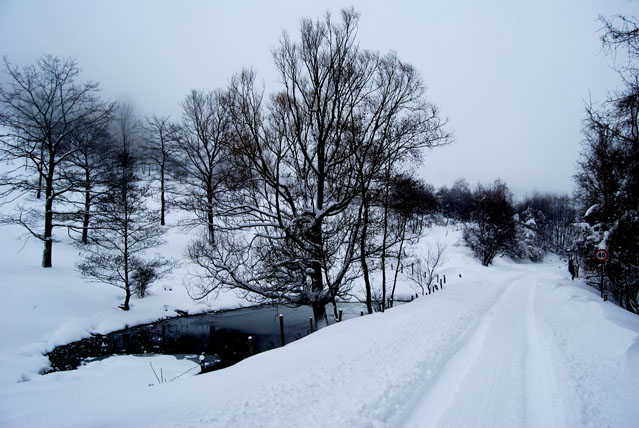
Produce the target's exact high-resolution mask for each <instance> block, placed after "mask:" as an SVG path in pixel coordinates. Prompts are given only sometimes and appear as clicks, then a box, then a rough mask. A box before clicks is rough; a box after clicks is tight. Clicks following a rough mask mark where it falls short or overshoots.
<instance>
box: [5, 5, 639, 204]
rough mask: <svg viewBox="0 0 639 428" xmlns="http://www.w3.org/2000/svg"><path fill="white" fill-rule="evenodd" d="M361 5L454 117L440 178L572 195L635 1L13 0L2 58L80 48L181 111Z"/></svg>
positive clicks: (157, 106) (136, 95)
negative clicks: (592, 115)
mask: <svg viewBox="0 0 639 428" xmlns="http://www.w3.org/2000/svg"><path fill="white" fill-rule="evenodd" d="M348 6H354V7H355V9H356V10H357V11H359V12H360V13H361V19H360V25H359V41H360V45H361V46H362V47H363V48H367V49H372V50H378V51H380V52H387V51H389V50H394V51H396V52H397V53H398V55H399V57H400V58H401V59H402V60H404V61H406V62H409V63H411V64H412V65H414V66H415V67H416V68H417V69H418V70H419V71H420V72H421V73H422V75H423V77H424V81H425V82H426V84H427V86H428V97H429V99H430V100H431V101H432V102H433V103H434V104H436V105H438V106H439V107H440V109H441V112H442V114H443V115H444V116H446V117H448V118H449V121H450V122H449V129H450V130H452V131H453V132H454V134H455V143H454V144H453V145H451V146H449V147H445V148H439V149H436V150H433V151H431V152H430V153H429V154H428V157H427V158H426V161H425V164H424V166H423V167H422V169H421V170H420V173H421V175H422V177H423V178H424V179H425V180H426V181H427V182H429V183H431V184H433V185H435V186H436V187H439V186H442V185H446V186H450V185H452V184H453V183H454V182H455V181H456V180H457V179H458V178H466V179H467V180H468V182H469V183H470V184H471V185H472V186H474V184H475V183H477V182H482V183H489V182H492V181H493V180H495V179H496V178H501V179H502V180H504V181H506V183H508V185H509V186H510V188H511V190H513V192H514V193H515V194H516V195H518V196H523V195H524V194H526V193H530V192H532V191H534V190H539V191H554V192H566V193H570V192H572V188H573V182H572V175H573V173H574V165H575V162H576V160H577V157H578V153H579V150H580V144H579V142H580V139H581V135H580V129H581V122H582V120H583V118H584V106H585V104H586V102H587V101H588V100H589V99H592V101H593V102H601V101H602V100H603V99H604V98H605V96H606V93H607V91H608V90H610V89H614V88H618V87H620V84H621V83H620V79H619V77H618V76H617V74H616V73H615V72H614V71H613V70H612V69H611V63H612V59H611V58H610V57H608V56H606V53H605V52H604V51H603V50H602V48H601V42H600V39H599V37H600V32H599V31H598V30H599V29H600V28H601V23H600V22H599V21H598V16H599V15H603V16H611V15H614V14H625V15H635V16H636V15H638V14H639V3H638V2H637V1H636V0H635V1H631V0H598V1H595V0H565V1H564V0H530V1H529V0H525V1H524V0H502V1H497V0H482V1H473V0H460V1H454V0H449V1H446V0H437V1H435V0H433V1H426V0H425V1H402V0H394V1H392V2H391V1H302V0H287V1H277V0H273V1H230V0H229V1H177V0H176V1H159V0H149V1H135V0H123V1H120V0H103V1H90V0H76V1H70V0H55V1H54V0H50V1H44V0H42V1H39V0H28V1H27V0H0V54H1V55H6V56H7V57H8V59H9V61H10V62H11V63H12V64H16V65H26V64H32V63H34V62H35V61H36V60H37V59H38V57H40V56H41V55H42V54H45V53H49V54H54V55H58V56H64V57H74V58H76V59H77V61H78V63H79V65H80V67H81V68H82V69H83V79H84V80H94V81H98V82H100V84H101V88H102V90H103V94H104V96H105V97H108V98H112V99H115V98H120V97H126V98H128V99H131V100H133V101H134V102H135V104H136V105H137V106H138V108H139V109H140V111H141V112H142V113H143V114H147V115H151V114H153V113H155V114H160V115H166V114H170V115H171V116H172V117H173V118H176V119H177V118H178V117H179V115H180V112H179V105H180V102H181V100H182V99H183V98H184V97H185V95H186V94H187V93H188V91H189V90H191V89H204V90H208V89H214V88H218V87H224V86H226V84H227V83H228V80H229V78H230V77H231V76H232V75H233V74H234V73H236V72H238V71H240V70H241V69H242V68H243V67H251V68H253V69H254V70H256V71H257V73H258V77H259V78H260V79H261V80H262V81H263V82H264V84H265V85H266V86H267V88H268V87H275V85H276V84H277V81H276V75H275V72H274V67H273V62H272V57H271V51H272V49H273V48H274V47H275V46H276V45H277V44H278V41H279V39H280V37H281V34H282V31H283V30H286V31H288V32H289V33H291V34H292V35H294V36H296V35H297V33H298V25H299V20H300V18H302V17H314V18H317V17H320V16H322V15H323V13H324V12H326V11H327V10H329V11H332V12H333V13H338V12H339V10H340V9H341V8H343V7H348ZM0 79H2V80H0V81H3V80H4V79H5V76H2V77H0Z"/></svg>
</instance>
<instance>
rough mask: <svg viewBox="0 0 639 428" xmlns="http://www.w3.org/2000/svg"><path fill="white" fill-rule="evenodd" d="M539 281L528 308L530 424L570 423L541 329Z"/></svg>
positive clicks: (527, 394) (527, 392) (549, 425)
mask: <svg viewBox="0 0 639 428" xmlns="http://www.w3.org/2000/svg"><path fill="white" fill-rule="evenodd" d="M538 286H539V285H538V281H536V280H535V281H533V283H532V284H531V287H530V291H529V297H528V306H527V310H526V337H527V341H528V347H527V350H526V359H525V362H526V373H525V374H526V425H527V426H530V427H542V426H543V427H559V426H566V422H567V421H566V419H565V416H564V415H563V413H562V412H561V410H560V409H561V408H562V405H561V404H560V403H561V401H562V399H561V396H560V394H559V393H558V387H557V381H556V376H555V369H554V364H553V362H552V359H551V356H550V352H549V344H548V342H547V341H546V340H544V336H545V335H544V334H543V333H542V331H541V330H540V326H539V323H538V322H539V321H538V316H537V312H536V308H535V303H536V295H537V288H538Z"/></svg>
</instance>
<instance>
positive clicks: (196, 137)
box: [174, 90, 231, 243]
mask: <svg viewBox="0 0 639 428" xmlns="http://www.w3.org/2000/svg"><path fill="white" fill-rule="evenodd" d="M174 140H175V152H176V153H177V154H178V156H181V158H180V160H179V162H178V168H177V174H178V177H179V181H180V183H181V184H182V186H183V190H184V191H183V194H182V195H181V197H178V198H177V203H178V205H179V206H180V207H181V208H183V209H185V210H186V211H188V212H192V213H194V214H195V217H196V221H195V222H191V223H190V224H191V225H205V226H206V229H207V233H208V240H209V241H210V242H211V243H214V242H215V210H216V201H217V200H218V199H219V198H220V197H221V194H222V193H223V191H224V182H225V180H226V177H227V175H228V174H229V164H228V145H229V144H230V140H231V117H230V111H229V109H228V108H227V107H226V106H225V100H224V96H223V94H222V92H221V91H219V90H218V91H213V92H208V93H203V92H199V91H195V90H193V91H191V93H190V94H189V95H188V96H187V97H186V99H185V100H184V102H183V103H182V122H181V123H180V125H179V126H177V127H176V128H175V130H174Z"/></svg>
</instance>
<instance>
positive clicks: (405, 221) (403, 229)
mask: <svg viewBox="0 0 639 428" xmlns="http://www.w3.org/2000/svg"><path fill="white" fill-rule="evenodd" d="M406 223H407V218H406V217H404V218H403V221H402V238H401V241H399V253H397V266H395V277H394V278H393V291H391V302H393V301H395V287H396V286H397V274H398V273H399V266H400V263H401V262H402V251H403V249H404V239H405V238H406ZM391 306H392V303H391Z"/></svg>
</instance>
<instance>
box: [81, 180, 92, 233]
mask: <svg viewBox="0 0 639 428" xmlns="http://www.w3.org/2000/svg"><path fill="white" fill-rule="evenodd" d="M85 180H86V186H85V188H84V189H85V190H84V214H83V218H82V243H83V244H87V243H88V242H89V219H90V211H91V185H90V184H89V172H88V171H86V172H85Z"/></svg>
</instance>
